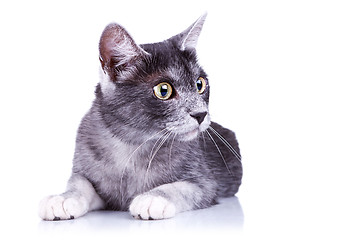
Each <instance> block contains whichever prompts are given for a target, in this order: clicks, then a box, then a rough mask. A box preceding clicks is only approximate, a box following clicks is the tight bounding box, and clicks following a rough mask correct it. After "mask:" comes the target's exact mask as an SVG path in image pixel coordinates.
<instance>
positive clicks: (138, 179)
mask: <svg viewBox="0 0 360 240" xmlns="http://www.w3.org/2000/svg"><path fill="white" fill-rule="evenodd" d="M156 150H157V151H156ZM155 151H156V152H155ZM105 155H106V156H105V157H104V158H103V161H102V164H101V166H100V164H99V166H98V167H99V169H98V170H99V171H98V173H97V174H96V175H94V176H92V178H94V179H93V182H94V183H95V185H96V190H97V191H98V193H99V195H100V196H101V197H102V198H103V199H104V200H105V201H106V202H108V204H109V205H111V208H113V209H123V208H124V207H125V208H126V206H127V205H128V204H129V201H130V200H131V199H133V198H134V197H135V196H136V195H138V194H140V193H143V192H146V191H148V190H150V189H152V188H154V187H156V186H158V185H161V184H164V183H166V182H171V180H172V179H171V176H173V172H172V171H173V169H172V168H171V166H170V165H171V162H168V161H164V159H165V156H166V157H168V155H167V150H166V147H164V148H162V149H153V147H152V145H151V144H149V145H146V144H143V145H139V146H132V145H128V144H125V143H122V142H116V143H115V144H112V145H111V148H110V144H109V143H108V146H107V150H106V154H105Z"/></svg>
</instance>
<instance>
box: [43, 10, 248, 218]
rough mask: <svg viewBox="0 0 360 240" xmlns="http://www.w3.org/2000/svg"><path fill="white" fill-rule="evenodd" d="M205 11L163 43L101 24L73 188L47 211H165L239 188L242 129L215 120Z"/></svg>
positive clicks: (52, 199)
mask: <svg viewBox="0 0 360 240" xmlns="http://www.w3.org/2000/svg"><path fill="white" fill-rule="evenodd" d="M205 17H206V15H204V16H202V17H200V18H199V19H198V20H197V21H196V22H195V23H194V24H192V25H191V26H190V27H189V28H188V29H187V30H185V31H184V32H182V33H180V34H178V35H176V36H174V37H172V38H170V39H168V40H165V41H164V42H160V43H153V44H144V45H137V44H136V43H135V42H134V40H133V39H132V38H131V36H130V35H129V34H128V33H127V31H126V30H125V29H124V28H123V27H121V26H119V25H118V24H115V23H113V24H110V25H108V26H107V27H106V28H105V30H104V31H103V33H102V36H101V39H100V43H99V50H100V62H101V66H102V71H101V72H102V73H101V74H102V77H101V79H100V83H99V84H98V86H97V87H96V91H95V93H96V98H95V100H94V102H93V105H92V107H91V109H90V110H89V112H88V113H87V114H86V115H85V116H84V118H83V119H82V122H81V124H80V127H79V130H78V135H77V139H76V149H75V155H74V160H73V169H72V176H71V177H70V179H69V181H68V186H67V191H66V192H65V193H63V194H60V195H55V196H49V197H47V198H45V199H44V200H43V201H42V202H41V203H40V209H39V215H40V217H41V218H42V219H44V220H63V219H73V218H77V217H80V216H82V215H84V214H86V213H87V212H89V211H93V210H98V209H111V210H120V211H128V210H129V211H130V213H131V215H132V216H133V217H135V218H137V219H149V220H151V219H164V218H170V217H173V216H174V215H175V214H176V213H179V212H183V211H187V210H192V209H200V208H206V207H209V206H211V205H213V204H216V202H217V199H218V198H220V197H230V196H233V195H234V194H235V193H236V192H237V191H238V188H239V186H240V184H241V178H242V165H241V156H240V150H239V147H238V143H237V141H236V138H235V134H234V133H233V132H232V131H230V130H228V129H226V128H223V127H222V126H220V125H219V124H217V123H214V122H211V121H210V116H209V112H208V103H209V93H210V86H209V82H208V79H207V75H206V73H205V72H204V70H203V69H202V68H201V67H200V66H199V64H198V62H197V57H196V51H195V46H196V43H197V39H198V36H199V34H200V32H201V29H202V26H203V24H204V21H205Z"/></svg>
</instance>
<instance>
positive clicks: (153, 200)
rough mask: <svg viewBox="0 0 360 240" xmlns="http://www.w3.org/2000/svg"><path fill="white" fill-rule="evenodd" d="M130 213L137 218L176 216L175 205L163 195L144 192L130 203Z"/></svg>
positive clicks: (151, 218)
mask: <svg viewBox="0 0 360 240" xmlns="http://www.w3.org/2000/svg"><path fill="white" fill-rule="evenodd" d="M129 210H130V213H131V215H132V216H133V217H134V218H136V219H144V220H154V219H164V218H171V217H174V216H175V213H176V208H175V205H174V204H173V203H171V202H169V201H168V200H166V199H165V198H163V197H160V196H152V195H149V194H142V195H139V196H137V197H136V198H134V200H133V201H132V203H131V204H130V208H129Z"/></svg>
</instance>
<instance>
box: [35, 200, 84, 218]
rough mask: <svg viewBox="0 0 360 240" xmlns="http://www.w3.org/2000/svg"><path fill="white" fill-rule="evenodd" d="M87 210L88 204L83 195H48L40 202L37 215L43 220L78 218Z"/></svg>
mask: <svg viewBox="0 0 360 240" xmlns="http://www.w3.org/2000/svg"><path fill="white" fill-rule="evenodd" d="M88 210H89V204H88V202H87V201H86V199H85V198H84V197H78V198H76V197H69V198H66V197H64V196H61V195H55V196H49V197H46V198H44V199H43V200H42V201H41V202H40V207H39V216H40V217H41V218H42V219H44V220H55V219H58V220H66V219H70V218H78V217H80V216H82V215H84V214H85V213H87V212H88Z"/></svg>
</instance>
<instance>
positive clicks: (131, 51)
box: [99, 23, 148, 81]
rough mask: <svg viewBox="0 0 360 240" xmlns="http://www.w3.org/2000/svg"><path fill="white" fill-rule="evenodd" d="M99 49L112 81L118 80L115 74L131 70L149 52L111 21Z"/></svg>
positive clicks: (104, 32) (104, 67)
mask: <svg viewBox="0 0 360 240" xmlns="http://www.w3.org/2000/svg"><path fill="white" fill-rule="evenodd" d="M99 51H100V62H101V67H102V69H103V71H104V72H105V73H106V74H107V75H109V77H110V79H111V80H112V81H116V79H115V76H116V75H117V74H118V73H121V72H124V73H125V72H127V71H130V70H131V68H132V67H134V66H135V65H136V64H137V63H138V62H139V61H141V59H142V57H144V56H145V55H147V54H148V53H147V52H145V51H144V50H143V49H142V48H141V47H140V46H138V45H137V44H136V43H135V41H134V40H133V39H132V37H131V36H130V34H129V33H128V32H127V31H126V30H125V29H124V28H123V27H121V26H120V25H119V24H117V23H111V24H109V25H108V26H107V27H106V28H105V29H104V31H103V33H102V35H101V38H100V43H99Z"/></svg>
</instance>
